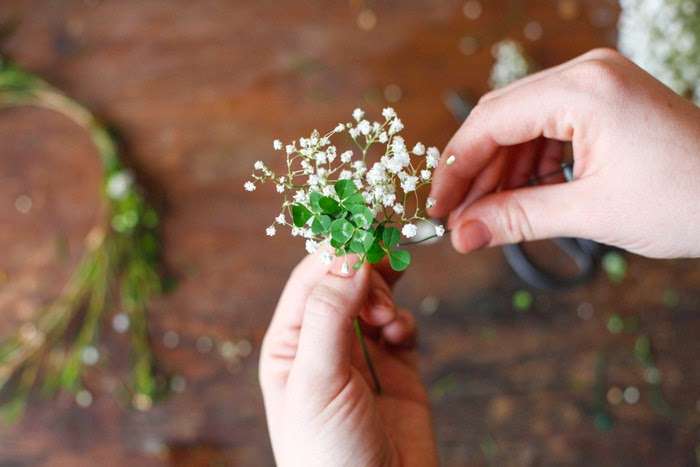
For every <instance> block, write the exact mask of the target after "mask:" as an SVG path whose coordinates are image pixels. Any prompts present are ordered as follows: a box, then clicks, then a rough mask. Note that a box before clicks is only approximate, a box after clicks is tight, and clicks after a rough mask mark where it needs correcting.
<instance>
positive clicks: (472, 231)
mask: <svg viewBox="0 0 700 467" xmlns="http://www.w3.org/2000/svg"><path fill="white" fill-rule="evenodd" d="M456 234H457V242H458V244H459V246H460V251H462V252H463V253H468V252H470V251H474V250H478V249H479V248H483V247H485V246H486V245H488V244H489V243H491V232H489V229H488V227H486V225H485V224H484V223H483V222H481V221H477V220H470V221H467V222H465V223H464V224H462V225H461V226H460V227H458V228H457V230H456Z"/></svg>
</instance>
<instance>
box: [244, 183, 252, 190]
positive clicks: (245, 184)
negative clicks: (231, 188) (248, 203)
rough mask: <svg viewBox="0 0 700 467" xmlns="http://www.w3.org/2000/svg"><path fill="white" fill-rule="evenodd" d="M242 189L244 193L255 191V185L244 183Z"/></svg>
mask: <svg viewBox="0 0 700 467" xmlns="http://www.w3.org/2000/svg"><path fill="white" fill-rule="evenodd" d="M243 188H245V191H255V183H253V182H245V183H244V184H243Z"/></svg>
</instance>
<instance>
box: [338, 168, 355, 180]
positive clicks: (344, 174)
mask: <svg viewBox="0 0 700 467" xmlns="http://www.w3.org/2000/svg"><path fill="white" fill-rule="evenodd" d="M351 178H352V172H351V171H349V170H342V171H341V172H340V175H338V180H349V179H351Z"/></svg>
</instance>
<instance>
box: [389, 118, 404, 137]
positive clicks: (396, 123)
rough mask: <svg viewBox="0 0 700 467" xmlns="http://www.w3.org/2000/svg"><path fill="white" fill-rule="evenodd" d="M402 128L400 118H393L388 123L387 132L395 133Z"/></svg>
mask: <svg viewBox="0 0 700 467" xmlns="http://www.w3.org/2000/svg"><path fill="white" fill-rule="evenodd" d="M401 130H403V122H401V119H399V118H395V119H393V120H392V121H391V124H390V125H389V134H390V135H395V134H396V133H398V132H400V131H401Z"/></svg>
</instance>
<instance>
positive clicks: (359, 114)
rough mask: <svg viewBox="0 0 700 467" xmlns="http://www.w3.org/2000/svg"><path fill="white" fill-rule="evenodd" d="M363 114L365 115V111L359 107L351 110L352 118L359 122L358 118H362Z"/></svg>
mask: <svg viewBox="0 0 700 467" xmlns="http://www.w3.org/2000/svg"><path fill="white" fill-rule="evenodd" d="M364 116H365V111H364V110H362V109H360V108H359V107H358V108H357V109H355V110H353V111H352V118H354V119H355V121H356V122H359V121H360V120H362V117H364Z"/></svg>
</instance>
